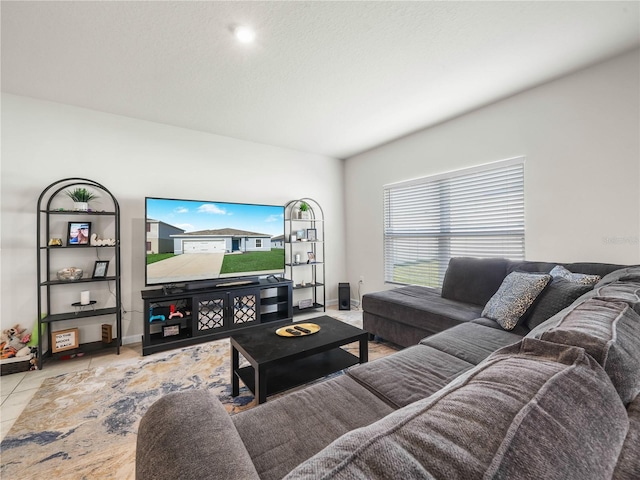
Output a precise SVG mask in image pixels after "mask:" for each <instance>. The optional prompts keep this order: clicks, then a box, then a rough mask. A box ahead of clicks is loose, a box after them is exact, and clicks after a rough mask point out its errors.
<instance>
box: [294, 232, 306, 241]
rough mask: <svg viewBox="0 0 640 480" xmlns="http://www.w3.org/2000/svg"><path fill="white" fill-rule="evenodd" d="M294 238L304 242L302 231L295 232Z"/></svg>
mask: <svg viewBox="0 0 640 480" xmlns="http://www.w3.org/2000/svg"><path fill="white" fill-rule="evenodd" d="M296 238H297V239H298V240H304V238H305V236H304V230H298V231H297V232H296Z"/></svg>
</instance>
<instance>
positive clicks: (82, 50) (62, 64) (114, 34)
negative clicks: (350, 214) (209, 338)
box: [1, 0, 640, 158]
mask: <svg viewBox="0 0 640 480" xmlns="http://www.w3.org/2000/svg"><path fill="white" fill-rule="evenodd" d="M639 6H640V3H639V2H637V1H633V2H609V1H604V2H575V1H569V2H555V1H550V2H541V1H533V2H482V1H476V2H448V1H441V2H428V1H424V2H394V1H388V2H368V1H358V2H341V1H338V2H244V1H233V2H190V1H185V2H154V1H150V2H144V1H143V2H128V1H102V2H87V1H77V2H66V1H65V2H60V1H48V2H36V1H19V2H11V1H4V0H3V1H2V4H1V15H2V90H3V91H5V92H9V93H13V94H17V95H25V96H30V97H35V98H40V99H45V100H51V101H55V102H62V103H67V104H71V105H77V106H80V107H86V108H91V109H95V110H100V111H104V112H110V113H114V114H119V115H126V116H130V117H134V118H139V119H144V120H150V121H154V122H160V123H165V124H169V125H175V126H180V127H185V128H190V129H194V130H201V131H205V132H211V133H216V134H220V135H226V136H230V137H235V138H239V139H243V140H249V141H254V142H260V143H265V144H271V145H278V146H282V147H288V148H293V149H297V150H301V151H306V152H313V153H319V154H324V155H328V156H332V157H336V158H346V157H349V156H351V155H353V154H356V153H359V152H361V151H364V150H367V149H370V148H372V147H375V146H377V145H380V144H382V143H385V142H388V141H390V140H392V139H394V138H398V137H400V136H403V135H406V134H408V133H410V132H412V131H416V130H419V129H421V128H424V127H428V126H430V125H434V124H436V123H439V122H442V121H444V120H446V119H449V118H452V117H454V116H456V115H460V114H462V113H464V112H467V111H470V110H473V109H474V108H478V107H480V106H482V105H485V104H487V103H490V102H493V101H495V100H498V99H500V98H504V97H507V96H509V95H512V94H514V93H517V92H519V91H522V90H524V89H527V88H530V87H532V86H535V85H538V84H540V83H542V82H545V81H548V80H550V79H553V78H556V77H558V76H560V75H563V74H566V73H568V72H571V71H574V70H576V69H579V68H581V67H584V66H587V65H590V64H593V63H595V62H598V61H601V60H603V59H605V58H608V57H611V56H613V55H616V54H618V53H621V52H624V51H627V50H630V49H631V48H634V47H636V46H638V45H639V43H640V10H639ZM235 24H248V25H251V26H253V27H254V28H255V29H256V31H257V35H258V36H257V40H256V43H255V44H253V45H250V46H247V45H241V44H238V43H236V42H235V41H234V38H233V37H232V35H231V33H230V28H231V27H232V26H233V25H235Z"/></svg>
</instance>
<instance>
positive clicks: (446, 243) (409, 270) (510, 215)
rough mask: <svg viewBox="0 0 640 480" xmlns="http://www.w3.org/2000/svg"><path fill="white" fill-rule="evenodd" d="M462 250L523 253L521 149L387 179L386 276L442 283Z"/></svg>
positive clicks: (520, 256)
mask: <svg viewBox="0 0 640 480" xmlns="http://www.w3.org/2000/svg"><path fill="white" fill-rule="evenodd" d="M462 256H465V257H483V258H488V257H506V258H510V259H513V260H524V157H518V158H514V159H510V160H504V161H501V162H495V163H491V164H488V165H483V166H479V167H475V168H469V169H465V170H458V171H455V172H449V173H445V174H441V175H434V176H430V177H425V178H420V179H416V180H411V181H406V182H400V183H394V184H390V185H385V186H384V275H385V282H387V283H399V284H412V285H424V286H430V287H440V286H441V285H442V281H443V279H444V273H445V271H446V269H447V266H448V265H449V259H450V258H452V257H462Z"/></svg>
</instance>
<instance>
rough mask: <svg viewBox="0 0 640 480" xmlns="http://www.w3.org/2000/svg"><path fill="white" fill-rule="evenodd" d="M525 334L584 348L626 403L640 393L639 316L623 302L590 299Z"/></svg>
mask: <svg viewBox="0 0 640 480" xmlns="http://www.w3.org/2000/svg"><path fill="white" fill-rule="evenodd" d="M527 337H530V338H538V339H540V340H545V341H547V342H554V343H560V344H564V345H572V346H576V347H581V348H584V350H585V351H586V352H587V353H588V354H589V355H591V356H592V357H593V358H594V359H595V360H596V361H597V362H598V363H599V364H600V365H602V367H603V368H604V370H605V371H606V372H607V374H608V375H609V377H610V378H611V381H612V383H613V385H614V387H615V388H616V390H617V391H618V395H620V398H621V399H622V401H623V403H624V404H625V405H626V404H628V403H629V402H630V401H631V400H633V399H634V398H635V396H636V395H638V394H639V393H640V316H639V315H638V314H637V313H636V312H635V311H634V310H633V309H631V307H630V306H629V305H628V304H627V303H625V302H622V301H619V300H617V301H616V300H615V299H602V298H590V299H588V300H585V301H584V302H582V303H580V304H579V305H577V306H575V307H572V308H570V309H567V311H566V312H562V313H559V314H558V315H556V316H554V317H553V318H551V319H549V321H547V322H545V323H543V324H542V325H539V326H538V327H537V328H535V329H533V330H531V332H529V333H528V334H527Z"/></svg>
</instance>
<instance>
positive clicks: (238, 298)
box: [231, 290, 260, 327]
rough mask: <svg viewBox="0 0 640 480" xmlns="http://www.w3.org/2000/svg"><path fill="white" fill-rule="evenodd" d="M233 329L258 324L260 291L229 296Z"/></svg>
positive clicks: (242, 292) (244, 291)
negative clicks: (231, 306)
mask: <svg viewBox="0 0 640 480" xmlns="http://www.w3.org/2000/svg"><path fill="white" fill-rule="evenodd" d="M231 299H232V305H233V308H232V315H231V322H232V326H233V327H242V326H246V325H249V324H251V323H254V322H258V319H259V312H260V291H259V290H251V291H246V290H243V291H240V292H237V293H232V294H231Z"/></svg>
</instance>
